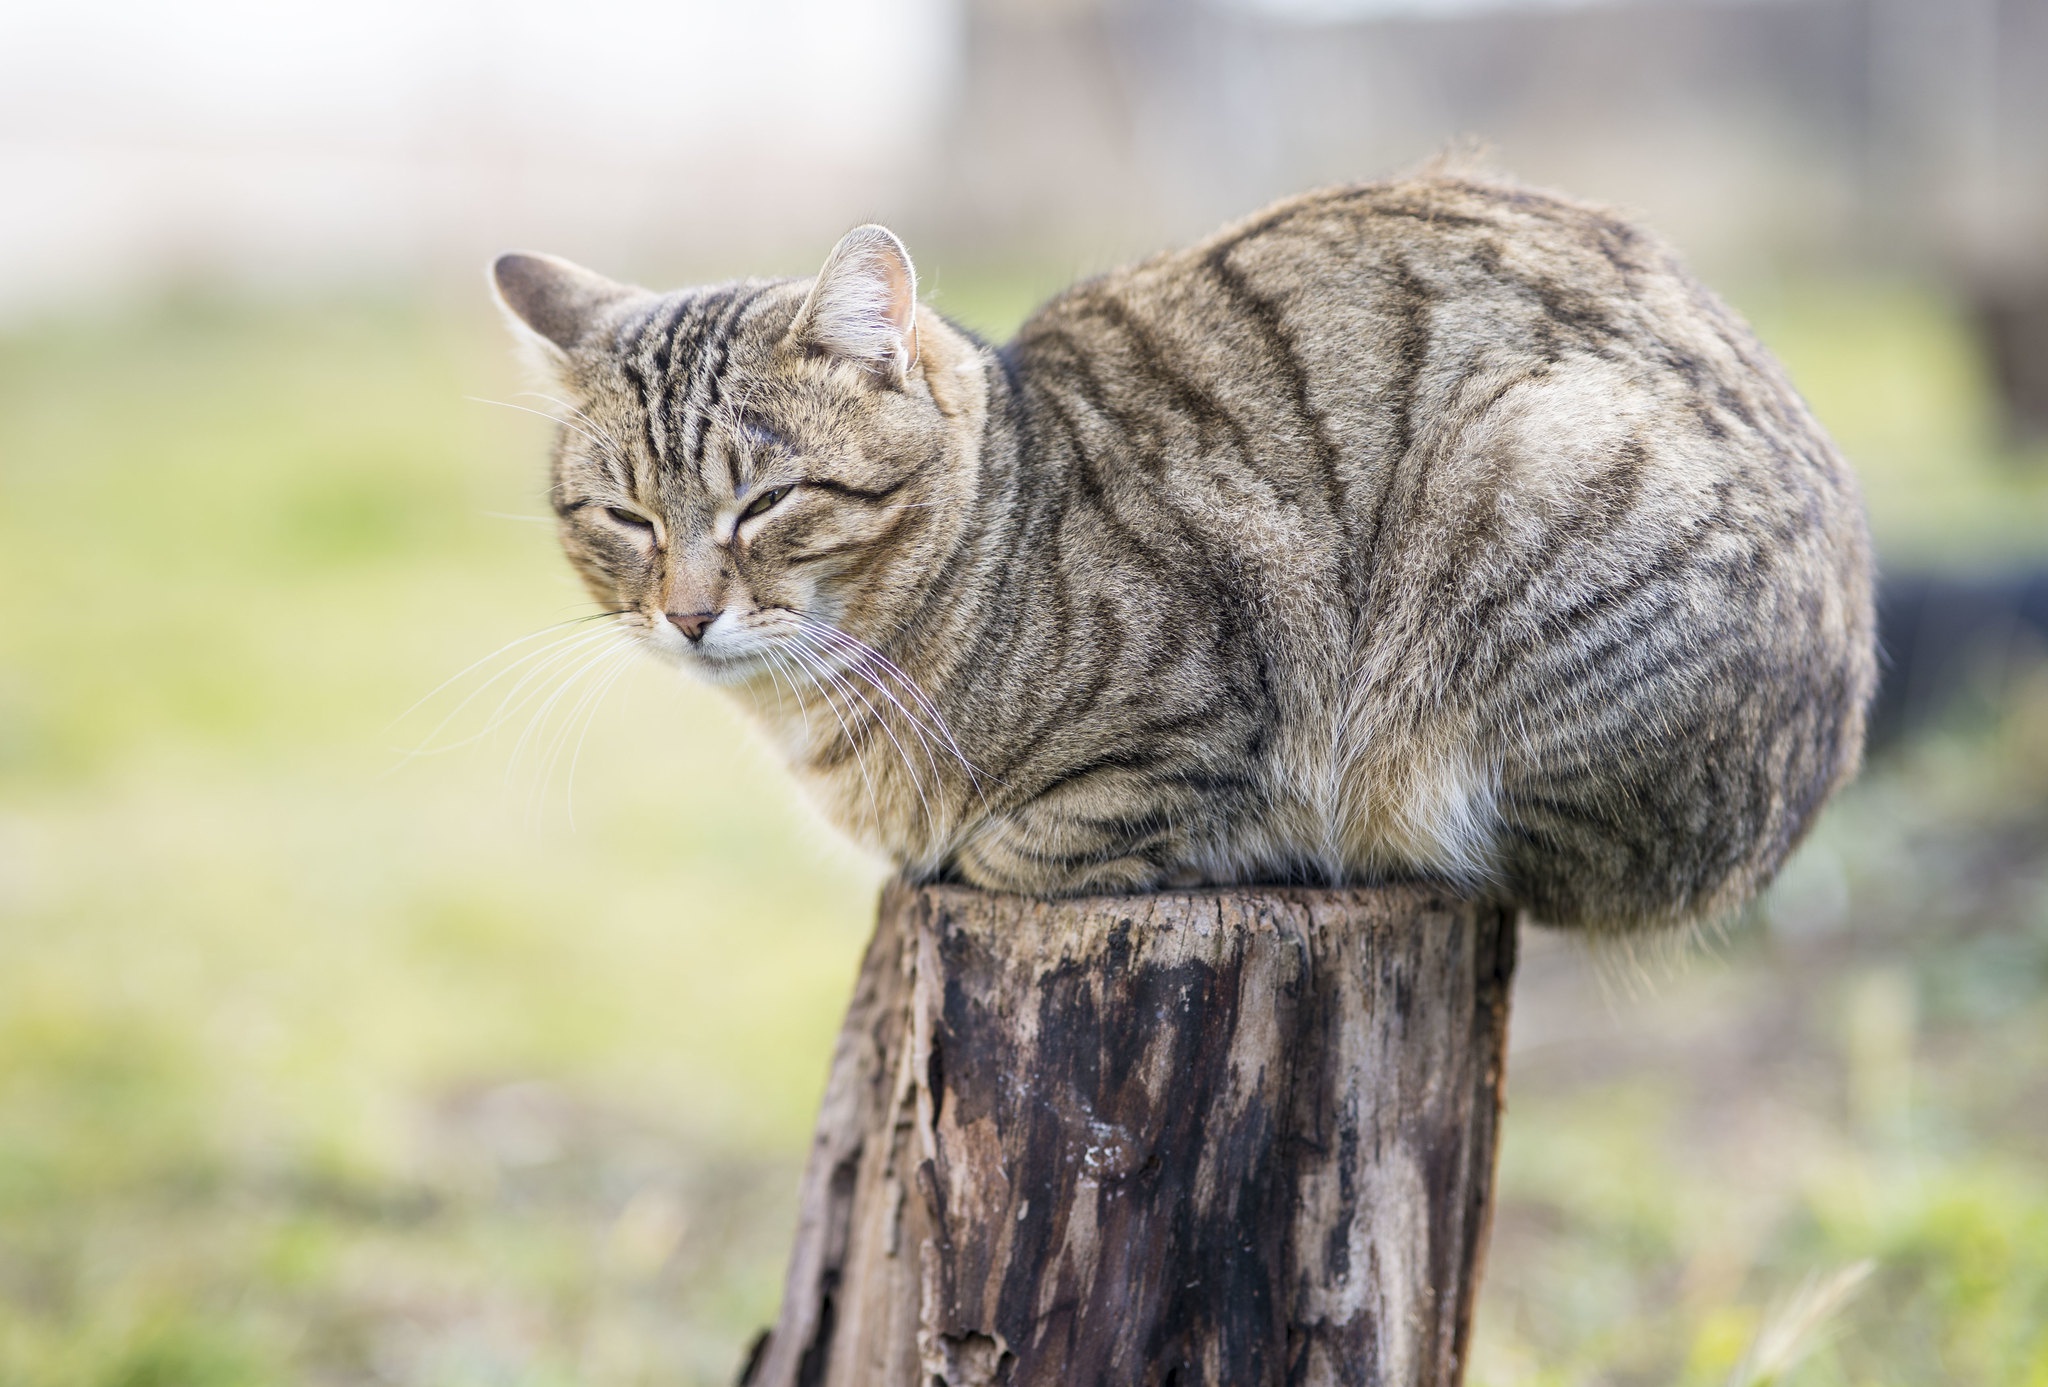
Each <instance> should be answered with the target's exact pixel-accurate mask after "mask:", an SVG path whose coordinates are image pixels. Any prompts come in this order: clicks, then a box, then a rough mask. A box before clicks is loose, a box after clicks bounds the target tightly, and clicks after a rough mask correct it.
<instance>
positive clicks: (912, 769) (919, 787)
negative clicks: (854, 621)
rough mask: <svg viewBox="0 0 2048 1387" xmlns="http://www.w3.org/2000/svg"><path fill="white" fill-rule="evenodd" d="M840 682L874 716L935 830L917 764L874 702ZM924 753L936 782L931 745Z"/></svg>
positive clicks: (804, 637) (804, 636)
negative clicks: (900, 762) (898, 758)
mask: <svg viewBox="0 0 2048 1387" xmlns="http://www.w3.org/2000/svg"><path fill="white" fill-rule="evenodd" d="M794 636H795V639H796V640H798V641H799V642H806V641H813V640H815V637H813V636H812V635H811V634H810V633H809V632H808V631H806V630H804V628H802V627H798V628H797V630H796V631H795V633H794ZM811 649H812V651H813V653H815V654H819V655H822V654H823V653H824V651H823V647H822V646H820V645H812V646H811ZM842 682H843V683H844V685H845V688H846V690H847V692H848V693H851V694H852V695H853V696H854V697H855V698H858V699H859V700H860V702H861V706H862V707H864V708H866V709H867V710H868V712H869V714H870V715H871V716H873V718H874V720H875V725H876V726H878V727H880V728H881V729H882V735H883V736H885V737H887V738H888V739H889V743H890V745H891V746H894V747H895V748H896V754H897V756H898V757H900V758H901V759H902V762H903V769H904V772H905V774H907V775H908V776H909V777H910V784H911V787H912V788H913V789H915V790H916V791H917V801H918V806H919V807H920V808H921V809H922V810H923V811H924V818H925V824H926V826H927V827H929V828H933V829H936V828H937V825H938V821H937V820H936V819H935V818H934V817H933V816H932V806H931V800H930V799H929V798H928V797H927V796H926V794H925V788H924V777H922V776H921V775H919V774H918V772H917V765H916V763H915V762H914V761H912V760H911V756H910V752H909V751H908V750H907V749H906V748H905V747H904V745H903V743H902V741H901V740H899V739H898V738H897V736H896V733H895V731H894V730H893V729H892V728H891V727H890V726H889V720H888V718H887V717H885V716H884V715H883V713H882V711H881V710H880V709H879V708H877V707H875V705H874V704H873V703H870V702H869V701H868V698H867V695H865V694H863V693H861V691H860V690H859V688H858V687H857V686H855V685H854V684H853V683H852V682H851V681H850V680H844V679H842ZM868 682H869V683H870V684H874V680H873V679H872V678H870V679H869V680H868ZM875 687H876V689H877V691H878V692H880V693H881V694H882V695H883V696H884V697H885V698H888V700H889V701H890V702H891V703H893V704H895V706H896V708H897V710H898V711H899V712H903V715H904V716H905V717H906V718H908V717H909V716H910V714H909V713H908V711H906V710H905V709H904V708H903V705H902V704H901V703H900V702H898V701H897V700H896V698H895V697H894V695H891V694H890V693H889V692H888V690H886V689H882V688H881V687H880V686H879V685H876V686H875ZM914 721H915V720H914V719H913V722H914ZM919 735H920V740H922V733H920V734H919ZM924 751H925V758H926V760H927V761H928V762H930V764H931V767H932V776H933V779H934V780H935V781H936V780H937V779H938V769H939V768H938V763H937V762H936V761H933V760H932V759H931V746H930V744H929V743H926V744H925V747H924Z"/></svg>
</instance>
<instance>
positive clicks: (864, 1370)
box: [740, 883, 1515, 1387]
mask: <svg viewBox="0 0 2048 1387" xmlns="http://www.w3.org/2000/svg"><path fill="white" fill-rule="evenodd" d="M1514 946H1515V936H1514V920H1513V917H1512V915H1511V914H1509V913H1507V912H1505V911H1503V910H1501V909H1499V908H1497V907H1494V906H1487V905H1479V904H1475V903H1472V902H1469V901H1464V900H1460V899H1458V898H1456V897H1453V896H1450V895H1447V894H1445V893H1443V892H1442V891H1440V890H1438V889H1435V888H1431V887H1427V886H1417V885H1396V886H1386V887H1375V888H1371V889H1359V890H1338V891H1309V890H1292V889H1283V888H1247V889H1233V890H1221V891H1198V892H1189V893H1167V894H1159V895H1146V896H1130V897H1095V898H1088V899H1077V900H1060V901H1042V900H1035V899H1031V898H1028V897H1021V896H998V895H990V894H987V893H984V892H979V891H972V890H967V889H964V888H959V887H911V886H906V885H903V884H901V883H898V884H895V885H892V886H890V887H889V888H888V889H887V890H886V891H885V892H884V894H883V897H882V907H881V916H880V920H879V922H878V923H877V925H876V929H875V936H874V939H873V941H872V942H871V943H870V944H869V946H868V952H867V957H866V961H865V963H864V964H863V966H862V969H861V974H860V981H859V983H858V985H857V987H856V988H855V992H854V998H853V1002H852V1005H851V1006H850V1007H849V1008H848V1010H847V1015H846V1024H845V1027H844V1029H843V1030H842V1031H841V1034H840V1037H839V1043H838V1047H837V1050H836V1052H835V1054H834V1056H833V1061H832V1073H831V1078H830V1080H829V1083H828V1085H827V1088H826V1093H825V1100H824V1106H823V1110H822V1111H821V1112H820V1114H819V1117H818V1128H817V1135H816V1138H815V1140H814V1144H813V1147H812V1151H811V1157H810V1163H809V1167H808V1169H807V1170H806V1172H805V1175H804V1181H803V1187H802V1197H801V1207H800V1213H799V1217H798V1227H797V1237H796V1246H795V1250H794V1251H793V1253H792V1254H791V1258H790V1265H789V1276H788V1282H787V1285H786V1288H785V1291H784V1296H783V1305H782V1312H781V1317H780V1319H779V1321H778V1323H777V1324H776V1326H775V1329H774V1330H773V1332H772V1333H771V1334H769V1335H766V1336H764V1338H763V1339H762V1340H761V1342H760V1343H758V1344H757V1345H756V1347H755V1351H754V1354H753V1356H752V1358H751V1360H750V1361H749V1363H748V1365H747V1368H746V1370H745V1371H744V1373H743V1374H742V1376H741V1379H740V1381H741V1383H742V1384H746V1385H747V1387H940V1385H941V1384H943V1387H969V1384H994V1383H1004V1384H1010V1385H1011V1387H1026V1385H1027V1384H1029V1387H1040V1384H1043V1385H1044V1387H1095V1385H1096V1384H1101V1387H1135V1385H1136V1384H1147V1385H1148V1387H1212V1385H1213V1387H1263V1384H1274V1387H1279V1384H1289V1387H1296V1385H1300V1387H1324V1385H1325V1384H1330V1385H1332V1387H1334V1385H1335V1384H1346V1385H1347V1387H1348V1385H1349V1384H1359V1385H1360V1387H1365V1385H1366V1384H1372V1385H1374V1387H1423V1385H1424V1384H1427V1385H1428V1387H1439V1385H1442V1387H1450V1385H1451V1384H1456V1383H1457V1382H1458V1381H1459V1380H1460V1379H1461V1376H1462V1373H1463V1369H1464V1363H1465V1356H1466V1345H1467V1342H1468V1334H1469V1328H1470V1324H1471V1318H1472V1302H1473V1298H1474V1294H1475V1292H1476V1289H1477V1283H1478V1276H1479V1265H1480V1259H1481V1254H1482V1250H1483V1248H1484V1244H1485V1239H1486V1225H1487V1218H1488V1213H1489V1210H1490V1207H1491V1196H1492V1185H1493V1167H1494V1139H1495V1134H1496V1131H1497V1129H1498V1123H1499V1116H1500V1105H1501V1083H1502V1077H1503V1063H1504V1057H1505V1046H1506V1039H1507V1012H1508V983H1509V979H1510V976H1511V974H1512V972H1513V968H1514Z"/></svg>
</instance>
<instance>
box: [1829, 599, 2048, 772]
mask: <svg viewBox="0 0 2048 1387" xmlns="http://www.w3.org/2000/svg"><path fill="white" fill-rule="evenodd" d="M1877 638H1878V644H1879V648H1880V651H1881V653H1882V656H1883V661H1884V665H1883V668H1884V673H1883V675H1882V676H1881V678H1880V681H1879V684H1878V690H1877V703H1876V706H1875V707H1873V708H1872V709H1871V714H1870V742H1869V746H1870V750H1871V752H1872V754H1881V753H1883V752H1885V751H1887V750H1889V749H1890V748H1892V747H1893V746H1896V745H1897V744H1898V743H1899V742H1900V741H1902V740H1903V739H1904V738H1905V737H1906V736H1907V735H1908V734H1910V733H1912V732H1914V731H1917V730H1918V729H1920V728H1922V727H1925V726H1927V725H1928V724H1930V723H1932V722H1934V721H1935V720H1936V719H1938V718H1940V717H1941V716H1942V715H1943V714H1944V713H1947V712H1949V711H1950V710H1951V709H1954V708H1956V707H1958V706H1960V705H1961V704H1962V703H1963V702H1964V701H1965V700H1966V699H1976V700H1979V701H1981V702H1982V703H1984V704H1986V705H1990V704H1993V703H1995V702H1996V701H1997V700H1999V699H2000V698H2002V697H2003V695H2004V694H2005V692H2006V691H2007V689H2008V688H2009V687H2010V686H2011V684H2012V682H2013V680H2014V679H2015V678H2016V677H2017V676H2018V675H2019V674H2020V673H2021V672H2022V671H2024V670H2025V669H2026V668H2027V667H2028V666H2029V665H2030V664H2032V663H2033V662H2036V661H2038V660H2040V659H2041V658H2042V657H2043V656H2044V655H2048V568H2041V569H2035V570H2031V571H2025V572H2019V573H2008V574H2001V575H1991V576H1980V577H1968V578H1965V577H1956V576H1953V575H1948V574H1939V573H1911V572H1906V573H1887V574H1886V575H1885V576H1884V579H1883V581H1882V583H1881V584H1880V585H1879V587H1878V594H1877Z"/></svg>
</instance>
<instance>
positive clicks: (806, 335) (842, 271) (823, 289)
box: [790, 226, 917, 385]
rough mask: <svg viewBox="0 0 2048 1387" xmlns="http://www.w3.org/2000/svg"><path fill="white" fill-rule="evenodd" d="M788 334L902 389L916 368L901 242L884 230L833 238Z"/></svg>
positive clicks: (910, 291) (910, 288)
mask: <svg viewBox="0 0 2048 1387" xmlns="http://www.w3.org/2000/svg"><path fill="white" fill-rule="evenodd" d="M790 333H791V335H792V336H793V337H795V339H796V340H797V341H799V342H801V343H803V344H804V345H806V346H809V347H815V348H817V349H819V350H820V351H827V352H830V353H832V354H833V355H834V356H839V357H844V358H846V359H847V360H849V361H853V362H857V363H859V364H860V365H862V366H865V367H867V368H868V369H869V370H871V371H873V372H875V373H876V374H877V375H879V376H881V377H883V378H884V379H885V380H887V381H888V382H889V383H890V384H891V385H901V384H903V382H904V381H905V380H906V379H907V378H908V377H909V375H910V370H911V368H912V367H913V366H915V365H917V271H916V270H915V269H913V268H911V264H910V252H909V251H907V250H905V249H904V248H903V242H901V241H899V240H897V239H896V234H895V233H894V232H892V231H890V230H889V229H888V228H887V227H885V226H857V227H855V228H854V229H853V230H851V231H849V232H847V233H846V234H845V235H844V236H842V237H840V238H839V244H838V245H836V246H834V247H832V254H831V255H829V256H827V257H826V259H825V268H824V269H822V270H820V271H818V282H817V283H816V284H814V285H812V286H811V293H810V297H809V298H807V299H805V300H804V306H803V307H802V308H801V309H800V310H798V312H797V315H796V323H795V325H794V326H792V327H791V329H790Z"/></svg>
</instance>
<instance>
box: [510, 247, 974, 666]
mask: <svg viewBox="0 0 2048 1387" xmlns="http://www.w3.org/2000/svg"><path fill="white" fill-rule="evenodd" d="M494 275H495V278H496V281H497V286H498V291H499V295H500V298H501V300H502V301H503V303H504V304H505V306H506V307H507V309H508V310H509V311H510V312H511V314H512V315H513V317H514V319H515V321H516V322H517V323H518V324H519V325H520V326H521V327H522V329H523V330H524V332H525V334H526V335H527V336H528V337H529V339H530V340H531V342H532V343H533V345H534V346H535V347H536V349H537V350H538V351H539V353H540V354H541V355H542V357H543V358H544V363H545V365H546V366H547V367H548V369H549V371H550V374H551V375H552V377H553V379H554V380H555V381H556V382H558V384H559V391H558V392H557V393H556V396H555V398H554V399H553V400H552V403H551V404H550V405H549V406H548V412H550V413H553V414H555V415H556V416H557V417H558V418H559V419H560V420H561V421H562V422H563V428H562V432H561V436H560V439H559V441H558V444H557V451H556V456H555V465H554V471H553V476H552V479H551V480H552V484H553V485H552V491H551V493H550V500H551V502H552V503H553V506H554V509H555V512H556V514H557V515H558V516H559V517H560V533H561V538H562V544H563V548H564V550H565V551H566V553H567V554H568V557H569V559H570V562H571V563H572V564H573V565H574V566H575V568H576V570H577V572H578V573H579V574H580V575H581V576H582V577H583V580H584V582H585V583H586V584H587V585H588V587H589V588H590V591H591V593H592V595H593V596H595V597H596V599H597V600H598V602H599V603H601V604H602V605H604V606H605V607H607V608H609V609H610V610H613V611H615V612H618V613H620V614H621V616H622V618H623V619H624V620H625V621H626V622H627V623H628V624H630V625H632V626H634V627H636V628H637V629H639V630H640V632H641V633H642V634H643V636H644V637H645V639H646V640H647V642H648V643H649V644H650V645H651V646H652V647H654V648H655V649H656V650H658V651H660V652H662V653H664V654H665V655H667V656H669V657H670V658H672V659H673V660H675V661H676V662H677V663H679V664H681V665H682V666H684V667H685V668H687V669H689V670H691V671H692V672H694V673H697V674H700V675H702V676H704V677H706V678H709V679H712V680H715V681H718V682H722V683H732V682H745V681H748V680H753V679H760V678H768V677H773V676H774V675H776V674H780V675H787V676H790V677H792V678H800V677H802V676H803V675H804V674H805V673H806V672H810V673H815V672H816V671H817V668H818V667H819V666H823V667H825V668H826V669H836V668H840V667H843V666H844V665H846V664H848V663H850V662H854V661H857V660H859V659H860V658H862V654H861V649H860V647H861V646H862V645H879V644H881V643H883V642H884V641H885V640H886V639H887V637H888V636H889V634H890V633H891V632H892V631H893V630H894V629H896V628H897V627H899V626H900V625H901V624H902V623H903V621H905V620H906V619H907V617H908V614H909V609H910V608H911V607H912V606H913V605H914V604H915V603H916V602H917V601H918V600H920V599H921V597H922V595H923V593H924V592H925V590H926V587H927V585H928V584H929V581H930V579H931V576H932V574H933V572H934V571H935V568H936V566H937V561H938V560H939V559H940V558H942V557H943V555H944V554H945V553H946V552H947V551H948V550H949V549H950V548H951V546H952V544H953V542H954V541H955V540H956V539H957V537H958V535H959V533H960V529H961V527H962V525H964V523H965V519H964V512H965V509H966V506H967V505H968V503H969V502H970V501H971V499H972V497H971V489H972V472H973V468H972V463H973V460H974V454H975V440H976V439H978V437H979V429H980V410H981V408H982V407H983V397H982V395H981V393H980V391H981V388H982V387H981V385H980V374H979V369H978V364H977V363H976V362H975V361H974V360H973V358H974V355H975V353H974V350H973V348H972V346H971V344H969V343H967V342H966V341H965V340H964V339H963V338H961V337H959V336H958V335H957V334H955V333H952V332H951V331H950V330H948V329H946V328H945V327H944V325H943V323H941V322H939V321H938V320H937V319H936V317H934V316H933V315H929V314H926V315H922V316H920V315H919V313H918V310H917V307H916V297H915V293H916V290H915V280H914V278H913V277H912V273H911V270H910V263H909V259H908V257H907V256H905V255H904V254H903V252H902V247H901V245H900V244H899V243H897V242H896V240H895V238H894V237H893V236H890V235H889V234H888V233H887V232H884V231H882V230H881V229H880V228H862V229H861V230H859V231H856V232H854V233H851V234H849V236H848V237H847V238H846V239H845V240H844V241H842V242H841V243H840V246H839V248H838V249H836V250H835V251H834V252H833V257H832V259H831V260H829V261H828V262H827V264H826V267H825V270H824V271H823V272H822V273H821V274H820V276H819V277H818V279H817V281H815V283H804V282H795V283H760V282H749V283H741V284H734V285H725V286H719V287H716V288H711V289H704V290H696V291H686V292H682V293H676V294H666V295H655V294H649V293H644V292H642V291H639V290H634V289H629V288H626V287H624V286H621V285H617V284H613V283H611V282H610V281H608V280H603V279H600V278H599V277H597V276H595V275H592V274H590V273H589V272H588V271H584V270H580V269H577V268H576V267H574V266H571V265H568V264H567V263H566V262H562V261H555V260H549V259H543V258H541V257H534V256H506V257H504V258H503V259H501V260H500V261H499V262H498V264H497V266H496V267H495V270H494Z"/></svg>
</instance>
